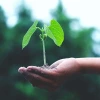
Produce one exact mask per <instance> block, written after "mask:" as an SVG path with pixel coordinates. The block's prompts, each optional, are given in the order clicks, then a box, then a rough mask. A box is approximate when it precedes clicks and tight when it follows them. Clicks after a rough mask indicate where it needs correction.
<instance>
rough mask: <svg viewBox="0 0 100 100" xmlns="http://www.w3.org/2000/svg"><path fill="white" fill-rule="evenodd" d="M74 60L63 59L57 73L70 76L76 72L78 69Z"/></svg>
mask: <svg viewBox="0 0 100 100" xmlns="http://www.w3.org/2000/svg"><path fill="white" fill-rule="evenodd" d="M78 67H79V66H78V64H77V63H76V60H75V58H69V59H65V60H64V61H63V62H62V63H60V64H59V65H58V66H57V71H58V73H63V75H64V74H65V75H70V74H72V73H74V72H76V71H77V70H78V69H79V68H78Z"/></svg>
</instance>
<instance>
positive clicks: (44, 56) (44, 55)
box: [42, 39, 47, 66]
mask: <svg viewBox="0 0 100 100" xmlns="http://www.w3.org/2000/svg"><path fill="white" fill-rule="evenodd" d="M42 44H43V61H44V66H46V65H47V63H46V52H45V42H44V39H42Z"/></svg>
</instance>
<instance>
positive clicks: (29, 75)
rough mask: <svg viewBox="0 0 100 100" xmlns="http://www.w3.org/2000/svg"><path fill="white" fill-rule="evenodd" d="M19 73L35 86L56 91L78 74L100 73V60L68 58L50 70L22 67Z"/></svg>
mask: <svg viewBox="0 0 100 100" xmlns="http://www.w3.org/2000/svg"><path fill="white" fill-rule="evenodd" d="M18 71H19V72H20V73H21V74H22V75H23V76H24V77H25V78H26V79H27V80H28V81H29V82H30V83H31V84H32V85H33V86H36V87H39V88H43V89H47V90H49V91H54V90H56V89H58V88H59V87H60V85H61V84H62V83H63V82H64V81H65V80H67V79H68V77H69V76H71V75H73V74H77V73H83V74H84V73H98V74H99V73H100V58H66V59H61V60H58V61H56V62H54V63H53V64H52V65H51V66H50V67H49V68H48V69H47V68H41V67H37V66H28V67H27V68H25V67H20V68H19V69H18Z"/></svg>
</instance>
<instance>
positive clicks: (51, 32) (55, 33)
mask: <svg viewBox="0 0 100 100" xmlns="http://www.w3.org/2000/svg"><path fill="white" fill-rule="evenodd" d="M45 27H46V26H45ZM45 30H46V32H47V35H48V36H49V37H50V38H51V39H52V40H53V41H54V43H55V44H56V45H57V46H61V44H62V42H63V41H64V32H63V29H62V27H61V26H60V24H59V23H58V22H57V21H56V20H54V19H53V20H51V24H50V26H49V27H46V28H45Z"/></svg>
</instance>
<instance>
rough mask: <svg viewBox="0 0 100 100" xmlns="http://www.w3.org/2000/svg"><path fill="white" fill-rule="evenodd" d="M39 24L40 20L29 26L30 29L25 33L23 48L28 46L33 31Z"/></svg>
mask: <svg viewBox="0 0 100 100" xmlns="http://www.w3.org/2000/svg"><path fill="white" fill-rule="evenodd" d="M37 24H38V21H35V22H34V23H33V25H32V26H31V27H30V28H29V30H28V31H27V33H26V34H25V35H24V38H23V41H22V48H24V47H25V46H27V44H28V43H29V41H30V38H31V36H32V35H33V33H34V32H35V31H36V29H37V28H36V26H37Z"/></svg>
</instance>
